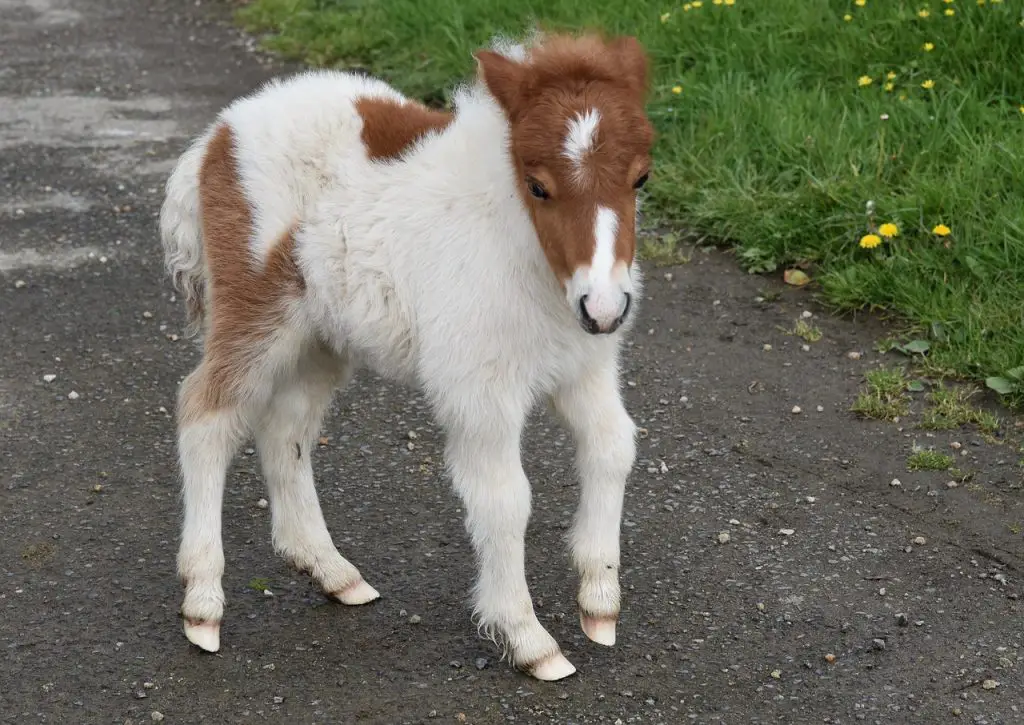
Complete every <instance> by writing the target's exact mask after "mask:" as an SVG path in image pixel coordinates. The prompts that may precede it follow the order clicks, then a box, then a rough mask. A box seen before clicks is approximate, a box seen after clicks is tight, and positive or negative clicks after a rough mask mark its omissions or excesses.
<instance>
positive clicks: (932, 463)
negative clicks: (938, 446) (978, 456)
mask: <svg viewBox="0 0 1024 725" xmlns="http://www.w3.org/2000/svg"><path fill="white" fill-rule="evenodd" d="M952 467H953V456H950V455H947V454H945V453H939V452H938V451H933V450H930V449H924V448H919V449H917V450H916V451H914V452H913V453H911V454H910V456H909V457H908V458H907V470H908V471H948V470H949V469H950V468H952Z"/></svg>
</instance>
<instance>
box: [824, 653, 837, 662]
mask: <svg viewBox="0 0 1024 725" xmlns="http://www.w3.org/2000/svg"><path fill="white" fill-rule="evenodd" d="M825 661H826V662H828V663H829V664H832V663H833V662H835V661H836V656H835V655H834V654H832V653H831V652H829V653H828V654H827V655H825Z"/></svg>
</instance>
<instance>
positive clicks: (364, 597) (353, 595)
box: [331, 579, 380, 607]
mask: <svg viewBox="0 0 1024 725" xmlns="http://www.w3.org/2000/svg"><path fill="white" fill-rule="evenodd" d="M331 596H332V597H334V598H335V599H337V600H338V601H339V602H341V603H342V604H347V605H349V606H350V607H352V606H356V605H358V604H367V603H369V602H372V601H373V600H374V599H380V592H378V591H377V590H376V589H374V588H373V587H371V586H370V585H369V584H367V583H366V582H365V581H363V580H362V579H360V580H359V581H357V582H356V583H355V584H352V585H351V586H348V587H346V588H345V589H342V590H340V591H337V592H332V593H331Z"/></svg>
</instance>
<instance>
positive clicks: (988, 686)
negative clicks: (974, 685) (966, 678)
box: [981, 680, 999, 690]
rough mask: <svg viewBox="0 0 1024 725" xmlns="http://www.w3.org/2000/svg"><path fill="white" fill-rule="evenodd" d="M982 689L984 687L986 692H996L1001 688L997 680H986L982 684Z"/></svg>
mask: <svg viewBox="0 0 1024 725" xmlns="http://www.w3.org/2000/svg"><path fill="white" fill-rule="evenodd" d="M981 687H982V689H985V690H994V689H996V688H997V687H999V683H998V682H996V681H995V680H985V681H984V682H982V683H981Z"/></svg>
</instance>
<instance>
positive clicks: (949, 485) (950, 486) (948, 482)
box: [946, 481, 960, 488]
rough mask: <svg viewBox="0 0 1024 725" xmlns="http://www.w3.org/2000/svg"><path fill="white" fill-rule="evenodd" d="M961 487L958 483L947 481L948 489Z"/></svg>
mask: <svg viewBox="0 0 1024 725" xmlns="http://www.w3.org/2000/svg"><path fill="white" fill-rule="evenodd" d="M959 485H960V484H959V483H957V482H956V481H946V488H956V487H957V486H959Z"/></svg>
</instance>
